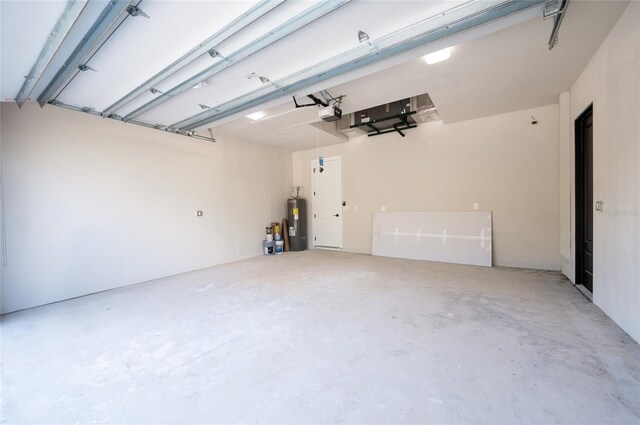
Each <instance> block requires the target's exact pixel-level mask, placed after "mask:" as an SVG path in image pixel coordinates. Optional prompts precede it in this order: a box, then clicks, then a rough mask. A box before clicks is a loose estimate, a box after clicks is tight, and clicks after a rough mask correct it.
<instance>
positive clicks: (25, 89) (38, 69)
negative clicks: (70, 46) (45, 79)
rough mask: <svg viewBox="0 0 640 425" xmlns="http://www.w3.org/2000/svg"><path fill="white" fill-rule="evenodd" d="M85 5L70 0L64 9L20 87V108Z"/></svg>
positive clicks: (83, 2)
mask: <svg viewBox="0 0 640 425" xmlns="http://www.w3.org/2000/svg"><path fill="white" fill-rule="evenodd" d="M85 5H86V0H69V1H68V2H67V6H66V7H65V8H64V11H63V12H62V15H60V18H58V21H57V22H56V24H55V25H54V27H53V29H52V30H51V32H50V33H49V37H47V41H46V42H45V44H44V46H43V47H42V50H41V51H40V54H39V55H38V58H37V59H36V62H35V63H34V64H33V66H32V67H31V71H29V75H27V79H26V80H25V81H24V83H23V84H22V87H20V91H19V92H18V95H17V96H16V103H17V104H18V107H20V108H22V105H24V102H26V101H27V99H29V96H30V95H31V92H32V91H33V89H34V87H35V86H36V84H38V81H40V78H41V77H42V74H43V73H44V70H45V69H47V66H49V63H50V62H51V59H52V58H53V56H54V55H55V53H56V52H57V51H58V48H59V47H60V45H61V44H62V42H63V40H64V39H65V37H66V36H67V34H68V33H69V30H71V28H72V27H73V25H74V24H75V23H76V20H77V19H78V16H80V13H81V12H82V10H83V9H84V7H85Z"/></svg>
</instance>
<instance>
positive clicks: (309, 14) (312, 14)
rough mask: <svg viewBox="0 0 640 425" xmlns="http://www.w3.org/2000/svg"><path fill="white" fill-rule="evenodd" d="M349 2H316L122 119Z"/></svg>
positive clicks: (161, 100) (343, 0)
mask: <svg viewBox="0 0 640 425" xmlns="http://www.w3.org/2000/svg"><path fill="white" fill-rule="evenodd" d="M349 1H350V0H325V1H322V2H320V3H319V4H317V5H316V6H313V7H311V8H310V9H308V10H305V11H304V12H302V13H300V14H299V15H296V16H294V17H293V18H291V19H289V20H288V21H286V22H285V23H283V24H281V25H279V26H278V27H277V28H275V29H273V30H271V31H269V32H267V33H266V34H264V35H262V36H261V37H259V38H257V39H256V40H253V41H251V42H250V43H248V44H246V45H244V46H242V47H241V48H239V49H238V50H236V51H235V52H233V53H231V54H230V55H227V56H225V57H224V58H223V59H222V60H221V61H220V62H218V63H216V64H214V65H212V66H210V67H208V68H206V69H204V70H202V71H200V72H199V73H198V74H196V75H194V76H193V77H191V78H188V79H187V80H185V81H183V82H181V83H180V84H178V85H177V86H175V87H173V88H171V89H170V90H167V91H166V92H164V93H162V94H161V95H159V96H158V97H156V98H155V99H153V100H151V101H150V102H147V103H146V104H144V105H142V106H141V107H139V108H137V109H136V110H134V111H132V112H131V113H129V114H127V115H126V116H125V117H124V120H125V121H129V120H131V119H134V118H136V117H138V116H140V115H142V114H143V113H145V112H147V111H149V110H150V109H152V108H155V107H156V106H158V105H160V104H161V103H164V102H166V101H167V100H169V99H171V98H172V97H174V96H176V95H178V94H180V93H182V92H184V91H186V90H189V89H190V88H192V87H193V86H195V85H196V84H198V83H200V82H202V81H204V80H206V79H208V78H211V77H212V76H214V75H215V74H217V73H219V72H221V71H223V70H225V69H226V68H228V67H230V66H231V65H233V64H235V63H237V62H239V61H241V60H243V59H245V58H247V57H249V56H251V55H252V54H254V53H256V52H258V51H260V50H262V49H264V48H265V47H267V46H269V45H271V44H273V43H275V42H276V41H278V40H280V39H282V38H284V37H286V36H288V35H290V34H291V33H293V32H294V31H297V30H299V29H300V28H302V27H304V26H306V25H308V24H310V23H312V22H314V21H316V20H318V19H320V18H321V17H323V16H324V15H326V14H328V13H330V12H333V11H334V10H336V9H337V8H339V7H340V6H343V5H345V4H347V3H348V2H349ZM109 111H110V109H107V110H106V111H105V113H108V112H109Z"/></svg>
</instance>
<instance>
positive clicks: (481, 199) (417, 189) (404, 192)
mask: <svg viewBox="0 0 640 425" xmlns="http://www.w3.org/2000/svg"><path fill="white" fill-rule="evenodd" d="M532 115H533V116H535V118H536V119H537V120H538V125H535V126H534V125H531V123H530V122H531V116H532ZM406 135H407V137H405V138H401V137H400V136H399V135H397V134H388V135H382V136H376V137H366V136H364V137H360V138H356V139H352V140H351V141H349V142H348V143H345V144H340V145H334V146H329V147H325V148H321V149H320V154H321V155H323V156H325V157H330V156H338V155H339V156H341V157H342V191H343V198H344V200H345V201H347V203H348V206H349V210H348V211H346V210H345V211H343V217H344V219H343V239H344V250H346V251H353V252H371V225H372V214H373V212H374V211H378V210H379V209H380V207H381V206H383V205H384V206H386V207H387V210H388V211H469V210H472V206H473V203H474V202H477V203H479V207H480V210H491V211H493V230H494V235H493V236H494V264H496V265H504V266H517V267H530V268H540V269H555V270H559V269H560V254H559V235H560V225H559V221H560V218H559V199H560V192H559V110H558V106H557V105H551V106H545V107H541V108H535V109H530V110H524V111H519V112H513V113H508V114H502V115H496V116H492V117H487V118H481V119H477V120H470V121H464V122H458V123H454V124H448V125H445V124H442V123H432V124H425V125H421V126H419V127H418V128H416V129H413V130H408V131H407V132H406ZM315 157H316V151H315V149H312V150H307V151H302V152H296V153H294V154H293V180H294V184H295V185H302V186H304V190H303V195H304V196H305V197H307V198H309V195H310V192H311V170H310V167H311V166H310V164H311V160H312V159H313V158H315ZM356 208H357V209H358V211H356ZM309 210H310V209H309ZM309 223H312V221H311V215H310V214H309ZM312 231H313V230H312V227H311V228H310V236H311V235H312Z"/></svg>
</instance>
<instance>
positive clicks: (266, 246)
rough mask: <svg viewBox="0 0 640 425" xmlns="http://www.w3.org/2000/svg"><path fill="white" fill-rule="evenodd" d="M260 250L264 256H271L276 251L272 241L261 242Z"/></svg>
mask: <svg viewBox="0 0 640 425" xmlns="http://www.w3.org/2000/svg"><path fill="white" fill-rule="evenodd" d="M262 249H263V254H264V255H273V254H275V250H276V248H275V244H274V243H273V241H262Z"/></svg>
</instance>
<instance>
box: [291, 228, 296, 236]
mask: <svg viewBox="0 0 640 425" xmlns="http://www.w3.org/2000/svg"><path fill="white" fill-rule="evenodd" d="M295 235H296V228H295V227H293V226H289V236H295Z"/></svg>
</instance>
